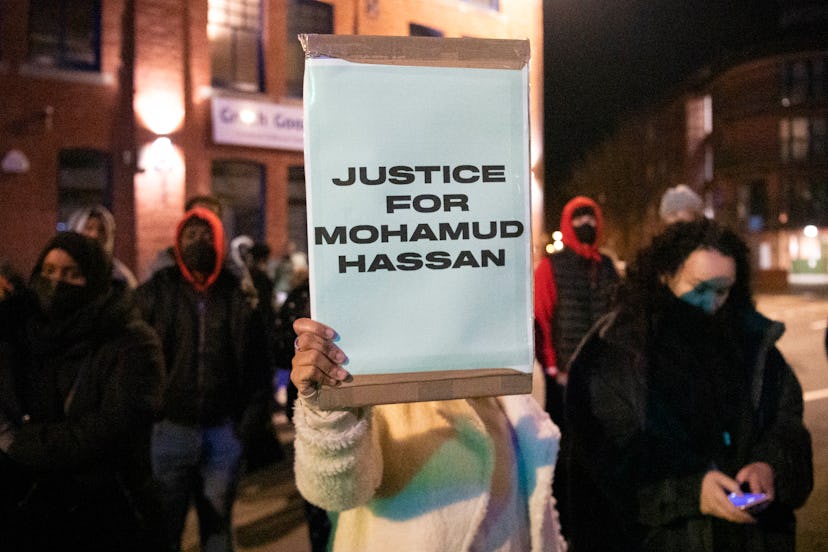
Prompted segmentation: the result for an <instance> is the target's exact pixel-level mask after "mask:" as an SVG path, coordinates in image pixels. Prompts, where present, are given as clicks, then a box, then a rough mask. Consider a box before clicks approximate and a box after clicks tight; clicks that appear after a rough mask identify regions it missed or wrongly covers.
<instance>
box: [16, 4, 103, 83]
mask: <svg viewBox="0 0 828 552" xmlns="http://www.w3.org/2000/svg"><path fill="white" fill-rule="evenodd" d="M27 60H28V61H29V62H30V63H32V64H34V65H38V66H42V67H53V68H56V69H72V70H80V71H100V70H101V2H100V0H62V1H59V0H31V2H30V3H29V33H28V56H27Z"/></svg>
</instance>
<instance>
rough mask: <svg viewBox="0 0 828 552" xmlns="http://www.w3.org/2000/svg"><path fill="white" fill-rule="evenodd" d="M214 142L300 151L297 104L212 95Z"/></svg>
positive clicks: (300, 113) (301, 140)
mask: <svg viewBox="0 0 828 552" xmlns="http://www.w3.org/2000/svg"><path fill="white" fill-rule="evenodd" d="M212 111H213V141H214V142H215V143H216V144H229V145H234V146H253V147H259V148H271V149H285V150H292V151H303V149H304V124H303V111H302V106H301V105H297V106H294V105H281V104H275V103H270V102H260V101H254V100H242V99H238V98H222V97H213V98H212Z"/></svg>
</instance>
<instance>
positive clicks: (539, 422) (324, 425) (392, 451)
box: [294, 395, 566, 552]
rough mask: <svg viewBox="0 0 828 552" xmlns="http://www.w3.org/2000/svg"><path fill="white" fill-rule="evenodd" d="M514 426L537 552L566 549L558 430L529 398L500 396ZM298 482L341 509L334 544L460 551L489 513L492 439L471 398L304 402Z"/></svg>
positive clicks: (353, 550) (363, 550) (298, 419)
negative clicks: (323, 407)
mask: <svg viewBox="0 0 828 552" xmlns="http://www.w3.org/2000/svg"><path fill="white" fill-rule="evenodd" d="M498 400H499V401H500V404H501V407H502V409H503V411H504V412H505V414H506V417H507V419H508V420H509V422H510V423H511V425H512V427H513V428H514V430H515V434H516V439H517V444H518V451H519V457H518V461H519V462H520V465H519V470H518V473H519V477H520V478H521V479H522V483H523V485H524V486H525V488H526V489H527V494H528V497H529V498H528V500H529V504H528V511H529V525H530V533H531V534H530V538H531V543H532V548H531V550H532V551H533V552H541V551H544V552H558V551H563V550H565V549H566V544H565V542H564V540H563V538H562V537H561V534H560V525H559V522H558V514H557V511H556V510H555V504H554V499H553V498H552V477H553V472H554V466H555V460H556V457H557V454H558V446H559V442H560V432H559V430H558V428H557V426H555V425H554V424H553V423H552V422H551V420H550V419H549V416H548V415H547V414H546V413H545V412H544V411H543V410H542V409H541V408H540V407H539V406H538V404H537V403H536V402H535V401H534V400H533V399H532V398H531V396H529V395H516V396H504V397H499V398H498ZM294 423H295V426H296V440H295V448H296V463H295V472H296V483H297V486H298V488H299V491H300V492H301V493H302V495H303V496H304V497H305V498H306V499H307V500H308V501H309V502H312V503H313V504H316V505H317V506H319V507H321V508H324V509H326V510H328V511H330V512H339V513H338V515H334V529H333V550H334V551H344V552H357V551H358V552H374V551H376V552H380V551H382V552H387V551H389V550H393V551H394V552H406V551H411V552H432V551H433V552H462V551H466V550H468V549H469V547H470V546H471V544H472V543H473V542H474V537H475V535H476V534H477V531H478V528H479V526H480V523H481V521H482V519H483V518H484V516H485V513H486V505H487V503H488V500H489V492H490V489H491V477H492V470H493V465H494V445H493V444H492V440H491V438H490V437H489V435H488V434H487V432H486V429H485V426H484V424H483V421H482V420H481V419H480V417H479V416H478V415H477V413H476V412H475V410H474V408H472V406H471V405H470V404H469V403H468V402H467V401H466V400H454V401H439V402H425V403H409V404H394V405H380V406H374V407H370V408H361V409H353V410H343V411H330V412H324V411H319V410H317V409H315V408H313V407H312V406H311V405H309V404H308V403H306V402H305V401H304V400H302V399H300V400H298V401H297V403H296V412H295V415H294Z"/></svg>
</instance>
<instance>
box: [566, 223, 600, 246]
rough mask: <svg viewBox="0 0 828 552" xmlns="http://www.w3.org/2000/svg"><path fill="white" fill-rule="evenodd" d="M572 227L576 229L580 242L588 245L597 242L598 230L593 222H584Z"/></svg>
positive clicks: (576, 235)
mask: <svg viewBox="0 0 828 552" xmlns="http://www.w3.org/2000/svg"><path fill="white" fill-rule="evenodd" d="M572 229H573V230H574V231H575V237H576V238H578V241H579V242H581V243H585V244H587V245H592V244H593V243H595V237H596V234H597V231H596V230H595V227H594V226H592V225H591V224H582V225H580V226H575V227H573V228H572Z"/></svg>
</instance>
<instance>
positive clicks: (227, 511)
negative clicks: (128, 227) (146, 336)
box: [135, 207, 273, 552]
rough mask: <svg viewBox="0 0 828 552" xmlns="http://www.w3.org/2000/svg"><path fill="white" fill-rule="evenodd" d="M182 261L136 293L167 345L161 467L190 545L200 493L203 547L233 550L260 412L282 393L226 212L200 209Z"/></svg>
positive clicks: (156, 471) (178, 240)
mask: <svg viewBox="0 0 828 552" xmlns="http://www.w3.org/2000/svg"><path fill="white" fill-rule="evenodd" d="M174 247H175V259H176V264H175V265H173V266H169V267H167V268H163V269H161V270H159V271H158V272H156V273H155V274H154V275H153V276H152V278H150V279H149V280H148V281H147V282H146V283H144V284H142V285H141V286H139V287H138V289H137V290H136V291H135V295H136V302H137V304H138V307H139V309H140V312H141V314H142V316H143V318H144V319H145V320H146V321H147V322H148V323H149V324H150V325H151V326H152V327H153V328H155V330H156V332H157V333H158V336H159V337H160V338H161V343H162V344H163V349H164V360H165V364H166V373H167V383H166V386H165V388H164V395H163V402H162V407H161V419H160V420H159V421H158V422H157V423H156V424H155V426H154V427H153V434H152V468H153V475H154V476H155V478H156V480H157V482H158V484H159V486H160V489H161V495H162V506H163V508H164V511H163V513H164V516H165V518H166V520H167V523H168V527H167V530H168V533H169V535H168V537H169V550H180V541H181V532H182V530H183V528H184V522H185V517H186V514H187V510H188V508H189V505H190V500H191V498H192V499H194V502H195V507H196V511H197V513H198V518H199V530H200V537H201V549H202V550H209V551H213V550H222V551H226V552H229V551H232V550H233V537H232V530H231V520H232V505H233V501H234V498H235V492H236V486H237V483H238V478H239V472H240V469H241V467H242V459H243V446H244V443H245V442H246V437H247V436H248V435H249V433H248V432H249V431H252V430H253V428H252V426H251V424H249V423H247V422H250V421H251V420H252V414H253V413H255V412H260V411H261V404H263V403H264V402H265V401H267V400H268V399H269V397H272V394H273V390H272V384H271V382H272V377H271V374H270V362H269V360H270V359H269V358H268V353H267V351H268V346H267V341H266V334H265V329H264V325H263V323H262V320H261V318H260V317H259V315H258V314H257V313H256V312H255V311H254V310H253V309H252V307H251V305H250V303H249V302H248V300H247V298H246V297H245V294H244V292H243V290H242V289H241V287H240V286H239V280H238V278H236V277H235V276H234V275H233V274H232V273H231V272H230V271H229V270H228V269H227V268H226V267H225V264H224V255H225V240H224V231H223V228H222V225H221V221H220V220H219V218H218V217H217V216H216V215H215V214H214V213H213V212H212V211H210V210H208V209H205V208H203V207H195V208H193V209H191V210H189V211H187V213H186V214H185V215H184V218H183V219H182V220H181V222H180V223H179V224H178V228H177V231H176V236H175V246H174Z"/></svg>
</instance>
